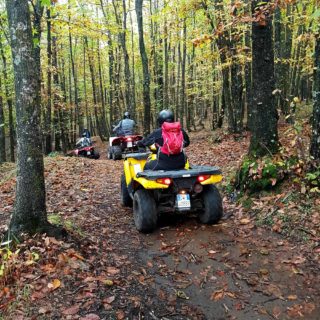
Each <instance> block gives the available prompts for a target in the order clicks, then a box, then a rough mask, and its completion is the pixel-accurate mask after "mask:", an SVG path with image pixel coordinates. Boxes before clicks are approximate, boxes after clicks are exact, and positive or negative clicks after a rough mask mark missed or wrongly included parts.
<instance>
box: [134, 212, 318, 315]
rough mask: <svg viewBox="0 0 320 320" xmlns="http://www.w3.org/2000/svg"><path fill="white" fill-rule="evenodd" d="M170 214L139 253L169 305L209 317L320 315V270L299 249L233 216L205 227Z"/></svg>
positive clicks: (143, 236) (161, 296)
mask: <svg viewBox="0 0 320 320" xmlns="http://www.w3.org/2000/svg"><path fill="white" fill-rule="evenodd" d="M164 219H165V220H166V218H164ZM170 219H171V221H169V224H168V222H167V223H166V224H165V223H162V225H164V227H162V228H160V229H159V230H158V231H156V232H154V233H153V234H151V235H146V236H145V235H141V237H142V238H141V239H142V241H143V242H144V244H145V248H144V249H143V250H141V251H140V259H141V263H142V264H143V265H145V266H147V269H148V273H149V274H150V276H152V277H153V278H154V282H153V288H154V289H155V291H156V292H157V294H158V297H159V298H160V299H162V300H167V301H168V305H169V306H170V305H172V306H173V307H174V306H175V304H176V303H187V304H188V305H190V306H193V307H197V309H199V310H201V313H202V314H203V318H204V319H246V320H248V319H261V320H263V319H291V318H294V317H296V316H298V317H300V318H301V315H302V318H303V319H310V320H312V319H319V305H318V301H319V279H317V271H318V272H319V269H317V267H316V266H313V265H312V264H311V265H310V264H309V265H308V266H307V261H304V260H303V259H302V258H301V257H300V255H299V252H297V249H296V248H295V247H292V246H289V245H288V243H287V242H286V241H284V240H281V238H280V237H277V236H276V235H274V234H271V233H268V232H267V231H264V230H262V229H256V228H254V229H253V228H247V229H246V227H245V226H241V227H238V226H237V225H235V223H234V222H233V221H231V220H230V221H223V222H222V223H221V224H219V225H216V226H203V225H200V224H199V223H197V221H196V220H195V219H192V218H185V217H179V218H176V219H173V220H172V218H171V217H170ZM170 219H169V220H170ZM299 259H300V260H299ZM314 267H315V268H314ZM318 267H319V266H318ZM315 269H316V270H315ZM316 309H317V310H316ZM299 314H300V316H299Z"/></svg>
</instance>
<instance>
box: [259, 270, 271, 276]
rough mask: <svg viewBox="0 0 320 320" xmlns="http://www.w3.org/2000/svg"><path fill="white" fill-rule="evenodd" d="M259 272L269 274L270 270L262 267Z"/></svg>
mask: <svg viewBox="0 0 320 320" xmlns="http://www.w3.org/2000/svg"><path fill="white" fill-rule="evenodd" d="M259 273H260V274H261V275H263V276H266V275H267V274H269V270H268V269H260V270H259Z"/></svg>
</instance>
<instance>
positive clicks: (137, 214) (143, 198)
mask: <svg viewBox="0 0 320 320" xmlns="http://www.w3.org/2000/svg"><path fill="white" fill-rule="evenodd" d="M133 216H134V223H135V225H136V228H137V230H138V231H140V232H143V233H150V232H152V231H153V230H154V229H155V228H156V227H157V222H158V215H157V208H156V202H155V200H154V199H153V197H152V195H151V194H150V192H149V191H147V190H144V189H140V190H137V191H136V193H135V194H134V197H133Z"/></svg>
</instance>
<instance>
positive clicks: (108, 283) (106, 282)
mask: <svg viewBox="0 0 320 320" xmlns="http://www.w3.org/2000/svg"><path fill="white" fill-rule="evenodd" d="M103 283H104V284H105V285H106V286H109V287H111V286H113V281H112V280H109V279H106V280H104V281H103Z"/></svg>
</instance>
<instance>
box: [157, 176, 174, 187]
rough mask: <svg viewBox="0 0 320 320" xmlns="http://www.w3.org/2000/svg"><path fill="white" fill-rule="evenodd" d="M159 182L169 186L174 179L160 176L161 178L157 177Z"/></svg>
mask: <svg viewBox="0 0 320 320" xmlns="http://www.w3.org/2000/svg"><path fill="white" fill-rule="evenodd" d="M157 182H158V183H161V184H165V185H167V186H169V185H170V184H171V182H172V180H171V179H170V178H160V179H157Z"/></svg>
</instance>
